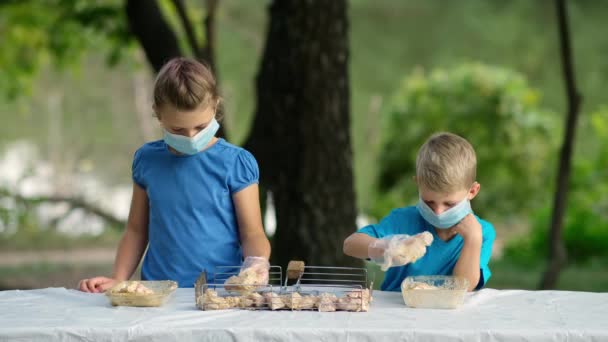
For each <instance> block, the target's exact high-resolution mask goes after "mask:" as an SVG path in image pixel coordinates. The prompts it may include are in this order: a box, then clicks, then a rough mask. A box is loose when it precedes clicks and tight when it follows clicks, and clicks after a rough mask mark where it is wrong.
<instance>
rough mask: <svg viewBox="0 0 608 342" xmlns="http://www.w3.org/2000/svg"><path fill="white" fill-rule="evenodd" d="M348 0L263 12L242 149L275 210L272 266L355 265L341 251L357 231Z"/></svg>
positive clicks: (296, 0)
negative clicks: (253, 103) (252, 106)
mask: <svg viewBox="0 0 608 342" xmlns="http://www.w3.org/2000/svg"><path fill="white" fill-rule="evenodd" d="M346 7H347V6H346V0H332V1H325V0H312V1H301V0H281V1H273V2H272V4H271V5H270V7H269V13H270V22H269V28H268V32H267V40H266V46H265V49H264V54H263V57H262V63H261V66H260V71H259V73H258V76H257V110H256V115H255V119H254V123H253V128H252V132H251V135H250V136H249V139H248V142H247V144H246V148H248V149H250V150H251V151H252V152H253V153H254V154H255V156H256V158H257V159H258V162H259V165H260V169H261V183H262V186H263V187H265V188H266V189H268V190H269V191H271V192H272V194H273V197H274V203H275V205H276V212H277V231H276V235H275V237H274V239H273V251H272V255H273V263H276V264H279V265H286V264H287V262H288V261H289V260H290V259H301V260H304V261H305V262H306V263H307V264H309V265H360V264H361V263H360V262H359V261H357V260H355V259H353V258H350V257H346V256H345V255H344V253H343V252H342V243H343V241H344V238H346V236H348V235H349V234H351V233H352V232H354V231H355V217H356V209H355V193H354V189H353V170H352V150H351V138H350V116H349V110H350V108H349V101H350V98H349V96H350V94H349V75H348V58H349V48H348V19H347V8H346Z"/></svg>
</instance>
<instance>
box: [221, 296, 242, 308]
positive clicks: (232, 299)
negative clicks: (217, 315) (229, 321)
mask: <svg viewBox="0 0 608 342" xmlns="http://www.w3.org/2000/svg"><path fill="white" fill-rule="evenodd" d="M224 300H226V305H228V307H229V308H230V309H231V308H236V307H239V305H241V300H242V299H241V298H240V297H237V296H228V297H224Z"/></svg>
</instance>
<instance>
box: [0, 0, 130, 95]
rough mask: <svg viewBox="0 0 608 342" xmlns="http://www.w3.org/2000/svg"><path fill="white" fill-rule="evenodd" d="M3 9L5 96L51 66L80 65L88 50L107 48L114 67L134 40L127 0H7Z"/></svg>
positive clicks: (0, 84)
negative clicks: (128, 18)
mask: <svg viewBox="0 0 608 342" xmlns="http://www.w3.org/2000/svg"><path fill="white" fill-rule="evenodd" d="M0 13H1V15H0V37H1V38H0V39H2V46H3V48H2V49H0V74H2V77H0V96H7V97H8V98H9V99H14V98H16V97H17V96H18V95H20V94H21V93H23V92H26V93H27V92H29V90H30V89H31V82H32V80H33V77H34V76H36V75H37V73H38V72H39V71H40V70H41V69H42V68H43V67H45V66H46V65H48V64H50V63H52V64H53V65H54V67H56V68H64V67H66V66H69V65H74V64H77V62H78V61H79V60H80V57H81V56H82V54H83V53H84V52H85V51H86V50H87V49H95V48H99V47H103V49H104V50H106V54H107V62H108V63H109V64H110V65H114V64H116V63H117V62H118V60H119V59H120V56H121V55H122V54H123V52H124V50H125V49H126V48H127V47H128V46H129V43H130V40H131V38H130V35H129V33H128V28H127V23H126V20H125V19H124V10H123V6H122V1H121V0H107V1H103V2H99V1H87V0H44V1H38V0H4V1H2V2H0ZM7 47H10V48H7Z"/></svg>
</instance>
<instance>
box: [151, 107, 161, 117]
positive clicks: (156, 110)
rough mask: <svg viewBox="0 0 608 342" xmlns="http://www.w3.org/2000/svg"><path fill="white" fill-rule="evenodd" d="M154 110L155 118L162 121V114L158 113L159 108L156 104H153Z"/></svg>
mask: <svg viewBox="0 0 608 342" xmlns="http://www.w3.org/2000/svg"><path fill="white" fill-rule="evenodd" d="M152 110H153V111H154V116H155V117H156V118H157V119H158V120H160V113H159V112H158V108H156V105H155V104H152Z"/></svg>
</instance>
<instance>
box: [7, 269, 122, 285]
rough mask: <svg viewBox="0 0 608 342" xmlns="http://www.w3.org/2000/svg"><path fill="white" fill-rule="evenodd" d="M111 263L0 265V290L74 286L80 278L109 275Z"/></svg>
mask: <svg viewBox="0 0 608 342" xmlns="http://www.w3.org/2000/svg"><path fill="white" fill-rule="evenodd" d="M111 272H112V265H77V264H50V263H38V264H31V265H20V266H10V267H0V290H11V289H36V288H46V287H65V288H76V286H77V285H78V282H79V281H80V280H81V279H85V278H89V277H94V276H98V275H106V276H109V275H110V274H111Z"/></svg>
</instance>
